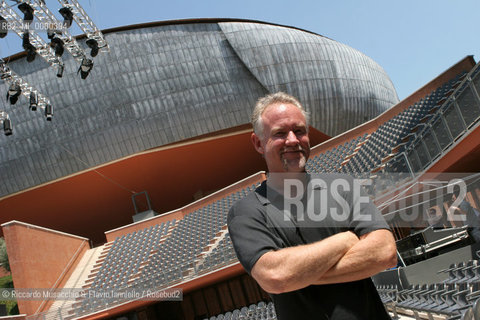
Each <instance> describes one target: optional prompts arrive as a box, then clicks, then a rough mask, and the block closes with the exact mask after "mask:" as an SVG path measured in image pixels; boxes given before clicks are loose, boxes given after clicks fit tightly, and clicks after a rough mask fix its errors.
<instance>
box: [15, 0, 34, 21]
mask: <svg viewBox="0 0 480 320" xmlns="http://www.w3.org/2000/svg"><path fill="white" fill-rule="evenodd" d="M18 9H19V10H20V11H22V13H23V21H25V22H28V23H30V22H32V21H33V12H34V11H35V10H33V8H32V7H31V6H30V5H29V4H28V3H26V2H22V3H20V4H19V5H18Z"/></svg>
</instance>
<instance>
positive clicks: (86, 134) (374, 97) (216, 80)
mask: <svg viewBox="0 0 480 320" xmlns="http://www.w3.org/2000/svg"><path fill="white" fill-rule="evenodd" d="M105 37H106V39H107V41H108V43H109V46H110V48H111V49H110V50H111V51H110V53H108V54H101V55H99V56H97V57H96V58H95V61H94V62H95V66H94V68H93V70H92V72H91V74H90V75H89V76H88V78H87V79H86V80H82V79H80V77H79V76H78V75H77V74H76V72H77V69H78V65H77V64H76V62H75V60H74V59H73V58H72V57H71V56H69V55H68V54H65V55H64V57H63V59H64V61H65V72H64V76H63V78H57V77H56V73H55V70H52V69H49V68H48V65H47V63H46V62H45V61H43V60H41V59H39V58H37V59H36V60H35V61H34V62H32V63H27V62H26V59H25V58H24V57H21V56H20V55H17V59H12V61H10V63H9V66H10V68H11V69H12V70H13V71H15V72H16V73H17V74H19V75H20V76H22V77H23V78H25V79H26V80H27V81H28V82H29V83H31V84H34V85H35V87H37V88H38V89H39V90H40V91H41V92H42V93H44V94H45V95H47V96H48V97H49V98H50V101H51V102H52V104H53V106H54V108H55V112H54V118H53V121H51V122H47V121H45V117H44V116H43V115H42V114H40V112H38V111H37V112H32V111H29V110H28V102H27V101H26V99H24V98H20V99H19V101H18V102H17V104H16V105H14V106H11V105H7V104H6V102H5V101H4V100H3V102H2V103H1V104H0V109H4V110H5V111H7V113H8V114H9V115H10V119H11V120H12V123H13V126H14V134H13V135H12V136H9V137H6V136H4V135H0V178H1V180H2V183H1V184H0V197H1V196H5V195H8V194H11V193H14V192H16V191H20V190H23V189H26V188H29V187H33V186H36V185H39V184H41V183H45V182H48V181H51V180H54V179H58V178H61V177H64V176H67V175H69V174H73V173H76V172H78V171H82V170H85V169H88V168H91V167H94V166H97V165H101V164H103V163H107V162H110V161H113V160H116V159H119V158H122V157H125V156H128V155H131V154H135V153H138V152H141V151H144V150H146V149H150V148H154V147H157V146H162V145H166V144H170V143H174V142H177V141H181V140H184V139H188V138H192V137H195V136H199V135H202V134H208V133H211V132H215V131H218V130H222V129H226V128H231V127H235V126H238V125H241V124H245V123H248V122H249V116H250V112H251V109H252V107H253V105H254V103H255V101H256V100H257V99H258V98H259V97H260V96H263V95H264V94H266V93H268V92H275V91H278V90H282V91H285V92H288V93H290V94H293V95H295V96H297V97H298V98H299V99H300V101H302V102H303V104H304V105H305V107H306V109H307V110H308V111H310V113H311V115H312V117H311V119H312V123H311V125H312V126H313V127H315V128H317V129H318V130H320V131H322V132H324V133H326V134H328V135H330V136H334V135H337V134H339V133H342V132H344V131H346V130H348V129H350V128H353V127H355V126H356V125H358V124H360V123H363V122H364V121H365V120H368V119H370V118H372V117H374V116H376V115H378V114H380V113H381V112H383V111H385V110H386V109H388V108H389V107H391V106H393V105H394V104H396V103H397V102H398V98H397V95H396V92H395V89H394V87H393V85H392V82H391V81H390V79H389V77H388V75H387V74H386V73H385V71H384V70H383V69H382V68H381V67H380V66H379V65H378V64H377V63H375V62H374V61H373V60H372V59H370V58H368V57H367V56H365V55H364V54H362V53H360V52H359V51H357V50H355V49H352V48H350V47H348V46H346V45H344V44H341V43H338V42H336V41H334V40H331V39H328V38H326V37H323V36H319V35H316V34H314V33H311V32H307V31H304V30H300V29H296V28H291V27H283V26H278V25H272V24H267V23H260V22H251V21H231V20H228V19H226V20H216V21H212V20H204V21H202V20H195V21H187V22H185V21H183V22H178V23H161V24H145V25H137V26H133V27H131V28H129V27H124V28H117V29H112V30H109V31H108V32H106V33H105ZM81 43H82V45H85V44H84V42H83V41H81ZM85 48H86V46H85ZM6 91H7V85H6V84H5V83H2V84H0V92H6Z"/></svg>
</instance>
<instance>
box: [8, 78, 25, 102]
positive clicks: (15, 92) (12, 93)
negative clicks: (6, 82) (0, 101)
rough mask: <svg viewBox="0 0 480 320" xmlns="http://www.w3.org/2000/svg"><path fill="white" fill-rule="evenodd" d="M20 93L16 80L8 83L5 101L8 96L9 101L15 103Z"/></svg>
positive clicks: (20, 89)
mask: <svg viewBox="0 0 480 320" xmlns="http://www.w3.org/2000/svg"><path fill="white" fill-rule="evenodd" d="M21 93H22V88H20V85H19V84H18V82H14V83H12V84H11V85H10V88H8V91H7V101H8V100H9V98H10V103H11V104H15V103H17V100H18V97H19V96H20V94H21Z"/></svg>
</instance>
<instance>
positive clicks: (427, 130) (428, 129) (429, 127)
mask: <svg viewBox="0 0 480 320" xmlns="http://www.w3.org/2000/svg"><path fill="white" fill-rule="evenodd" d="M479 71H480V63H477V65H476V66H475V67H474V68H472V70H471V71H470V72H469V73H468V74H467V75H466V76H465V78H464V79H463V81H462V83H461V84H460V85H459V86H458V87H457V88H456V89H455V91H454V92H453V93H452V94H451V95H450V96H449V97H448V98H447V99H446V100H445V101H444V102H443V103H442V105H441V106H440V108H438V110H437V113H436V114H434V115H433V116H432V117H431V118H430V119H429V120H428V121H427V122H426V123H425V126H424V127H423V128H422V129H421V130H420V132H418V133H417V134H416V138H415V139H414V140H413V141H412V142H411V143H410V144H409V145H408V146H407V147H406V149H405V150H404V151H403V152H402V153H400V154H398V155H396V156H395V157H393V158H392V159H390V160H388V161H387V162H385V166H384V168H383V169H382V171H384V172H385V168H387V167H388V165H389V164H390V165H392V164H394V163H396V162H397V161H398V159H399V157H400V155H404V159H405V161H406V164H407V166H408V169H409V173H410V174H411V175H412V179H413V180H415V177H418V176H420V175H421V174H423V173H424V172H426V171H427V170H428V168H429V167H431V166H432V165H433V164H434V163H435V162H436V161H435V160H438V159H439V158H441V157H440V156H441V155H443V154H446V153H447V152H449V151H450V150H451V149H452V148H453V146H454V145H453V144H452V145H451V146H449V147H448V148H446V149H445V150H443V149H442V148H440V153H439V154H438V155H437V156H436V157H435V158H430V159H429V162H428V163H427V164H426V165H425V166H424V169H423V170H422V171H421V172H414V170H413V168H412V165H411V163H410V160H409V158H408V157H407V156H406V154H407V153H408V152H410V151H414V149H415V148H416V147H417V146H418V145H419V144H420V143H422V141H423V140H422V138H423V136H425V135H426V134H428V133H430V132H432V133H433V134H434V135H435V137H436V134H435V132H434V131H432V130H433V129H432V124H433V122H435V121H437V120H438V119H439V118H440V119H441V118H442V116H443V114H442V113H441V112H442V111H444V110H445V108H447V106H449V105H450V104H451V103H452V101H455V98H456V97H457V96H458V95H459V94H461V93H463V90H465V88H466V87H467V86H468V85H469V84H471V83H473V80H474V79H476V78H477V77H480V73H479ZM477 73H478V74H477ZM473 75H474V77H473V78H472V76H473ZM470 88H471V90H472V92H473V94H474V95H476V96H477V99H478V100H479V101H480V92H477V90H476V88H475V86H474V85H472V86H471V87H470ZM443 118H444V119H445V120H447V119H446V118H445V117H443ZM462 119H463V118H462ZM477 121H478V119H477ZM447 123H448V122H447ZM478 126H479V124H478V123H477V124H476V125H473V126H471V127H470V128H468V127H465V128H464V129H463V131H462V133H461V134H460V135H459V136H458V137H456V138H457V139H458V138H460V137H462V136H464V135H465V133H467V132H470V131H472V130H473V129H474V128H476V127H478ZM454 140H455V137H453V141H452V142H454ZM388 189H389V188H386V189H385V191H386V190H388Z"/></svg>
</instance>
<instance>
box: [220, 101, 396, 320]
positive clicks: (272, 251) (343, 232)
mask: <svg viewBox="0 0 480 320" xmlns="http://www.w3.org/2000/svg"><path fill="white" fill-rule="evenodd" d="M252 124H253V128H254V133H253V134H252V136H251V139H252V143H253V145H254V147H255V149H256V150H257V151H258V152H259V153H260V154H262V155H263V157H264V158H265V162H266V164H267V167H268V171H269V176H268V179H267V182H268V183H266V182H263V183H262V185H261V186H260V187H259V188H257V189H256V190H255V192H253V193H251V194H250V195H248V196H247V197H245V198H244V199H242V200H240V201H238V202H237V203H235V205H234V206H233V207H232V208H231V210H230V212H229V216H228V227H229V233H230V236H231V239H232V241H233V244H234V248H235V251H236V253H237V257H238V258H239V260H240V262H241V263H242V265H243V267H244V268H245V269H246V270H247V272H248V273H250V274H251V276H252V277H253V278H254V279H255V280H256V281H257V282H258V284H259V285H260V286H261V287H262V288H263V289H264V290H265V291H267V292H269V293H270V294H271V296H272V299H273V302H274V304H275V309H276V312H277V317H278V319H280V320H284V319H342V320H343V319H390V318H389V316H388V314H387V313H386V311H385V309H384V307H383V305H382V303H381V301H380V298H379V297H378V294H377V292H376V290H375V287H374V285H373V283H372V282H371V280H370V279H369V277H370V276H372V275H374V274H376V273H378V272H380V271H382V270H384V269H386V268H389V267H393V266H395V265H396V247H395V241H394V239H393V236H392V234H391V232H390V231H389V230H388V226H387V224H386V223H385V221H384V220H383V219H382V217H381V215H380V213H379V212H378V210H377V209H376V208H375V207H374V206H373V204H371V202H370V203H368V204H367V205H366V206H363V209H362V210H361V211H362V212H361V213H362V214H363V215H365V213H367V214H368V217H371V218H372V219H370V220H369V221H362V220H361V219H355V218H352V217H349V218H348V219H349V220H348V221H347V222H346V225H348V227H345V225H341V226H336V225H335V222H334V221H333V220H332V221H329V222H325V221H326V220H328V219H324V220H323V221H322V222H321V223H322V224H324V225H325V226H324V227H319V226H318V224H317V225H315V226H313V227H312V224H314V223H316V222H315V221H313V220H312V219H310V220H308V219H304V218H305V217H306V216H309V215H308V212H307V214H306V215H305V213H304V212H301V210H300V212H299V211H296V212H294V211H295V210H292V212H291V215H286V214H285V211H282V210H283V209H284V208H282V204H279V201H277V200H278V199H285V198H284V190H283V187H284V185H283V184H284V182H285V181H286V179H285V174H288V178H289V179H291V178H296V179H298V180H300V181H302V182H308V181H309V177H308V175H306V174H305V165H306V162H307V160H308V157H309V155H310V142H309V138H308V123H307V117H306V113H305V111H304V109H303V107H302V106H301V104H300V103H299V102H298V101H297V100H296V99H295V98H293V97H291V96H289V95H287V94H285V93H281V92H280V93H276V94H272V95H268V96H266V97H264V98H262V99H260V100H259V101H258V102H257V105H256V106H255V109H254V111H253V115H252ZM326 180H328V178H326ZM332 181H333V180H332ZM332 181H329V182H332ZM327 184H328V183H327ZM318 189H321V188H318ZM300 191H302V190H301V188H300V189H297V192H300ZM267 193H268V194H267ZM344 194H345V195H346V197H347V198H348V199H349V201H350V203H353V202H356V201H357V202H358V199H357V198H354V196H353V195H352V194H353V192H345V193H344ZM293 195H294V196H295V194H294V192H293ZM349 197H350V198H349ZM329 200H330V199H329ZM280 202H281V201H280ZM315 208H316V207H315ZM297 209H298V208H297ZM306 211H308V210H306ZM282 212H283V214H282ZM300 215H301V216H300ZM300 218H301V219H300ZM352 231H354V232H352Z"/></svg>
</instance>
